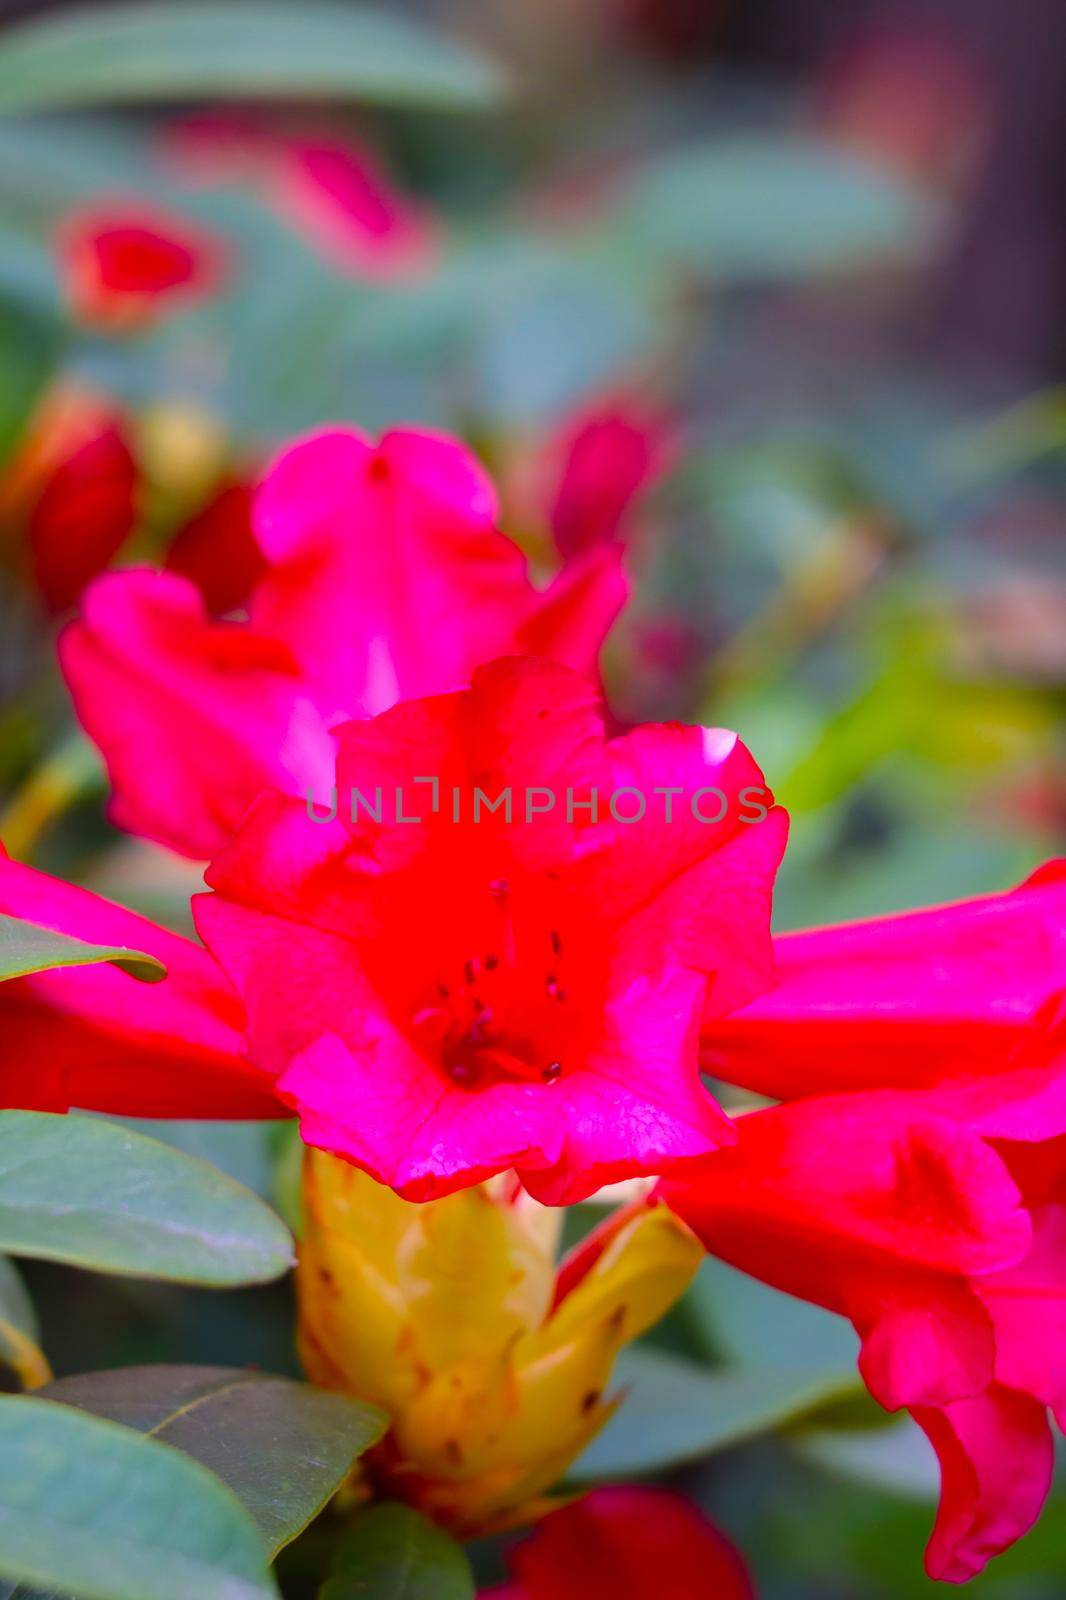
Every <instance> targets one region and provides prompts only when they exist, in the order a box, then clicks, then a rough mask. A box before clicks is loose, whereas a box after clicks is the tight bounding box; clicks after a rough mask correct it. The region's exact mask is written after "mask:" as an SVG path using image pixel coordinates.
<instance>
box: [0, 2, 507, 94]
mask: <svg viewBox="0 0 1066 1600" xmlns="http://www.w3.org/2000/svg"><path fill="white" fill-rule="evenodd" d="M501 94H502V80H501V77H500V74H499V72H498V71H497V69H496V68H495V67H494V66H492V65H491V64H490V63H489V62H488V61H486V60H485V59H484V58H483V57H481V56H479V55H476V54H474V53H473V52H472V51H470V50H467V49H465V48H462V47H460V46H459V45H456V44H454V43H452V42H450V41H448V40H445V39H442V38H440V37H438V36H436V35H435V34H433V33H431V32H430V31H429V30H428V29H426V28H424V27H422V26H420V25H419V24H417V23H416V22H414V21H413V20H412V19H411V18H410V17H407V16H404V15H402V14H398V13H397V12H395V11H391V10H387V9H385V7H384V6H382V7H374V6H364V5H340V4H330V3H328V0H300V4H299V5H293V4H291V3H289V0H230V3H228V4H227V3H226V0H219V3H217V4H216V3H212V0H190V3H188V4H177V3H172V4H159V5H150V4H138V5H113V6H93V7H92V8H91V9H90V10H86V11H83V12H77V11H75V12H65V13H63V14H61V15H55V16H48V17H44V18H41V19H39V20H34V21H29V22H25V23H23V24H21V26H17V27H12V28H8V29H6V30H5V32H4V37H3V41H2V42H0V111H23V110H34V111H37V110H48V109H52V108H55V107H61V106H88V105H104V104H116V103H119V102H128V101H145V100H193V99H195V100H211V99H215V98H216V97H217V98H220V99H225V100H236V99H250V98H260V97H263V96H268V97H271V96H284V97H285V98H286V99H296V98H307V99H316V100H317V99H321V98H323V97H325V96H336V97H338V98H341V99H346V100H359V101H363V102H374V103H379V104H385V105H416V106H432V107H437V108H439V109H441V110H462V109H477V108H480V107H484V106H489V105H492V104H494V103H495V102H496V101H497V100H498V99H499V98H500V96H501Z"/></svg>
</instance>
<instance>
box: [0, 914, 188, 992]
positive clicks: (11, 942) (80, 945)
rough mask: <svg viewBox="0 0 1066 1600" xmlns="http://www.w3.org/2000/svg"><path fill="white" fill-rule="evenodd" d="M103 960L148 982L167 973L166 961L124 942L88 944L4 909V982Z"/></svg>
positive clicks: (0, 921) (0, 920) (0, 968)
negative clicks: (30, 974) (126, 945)
mask: <svg viewBox="0 0 1066 1600" xmlns="http://www.w3.org/2000/svg"><path fill="white" fill-rule="evenodd" d="M101 961H111V962H113V963H114V965H115V966H116V967H121V968H122V970H123V971H124V972H128V973H129V974H130V975H131V977H134V978H141V979H143V980H144V981H145V982H148V983H158V981H159V979H160V978H165V977H166V975H167V969H166V967H164V965H163V963H162V962H161V961H157V960H156V958H155V956H148V955H145V954H144V953H143V951H140V950H128V949H126V947H125V946H124V945H99V944H86V943H85V942H84V940H82V939H71V938H68V937H67V935H66V934H65V933H53V932H52V931H51V929H50V928H39V927H38V926H37V925H36V923H33V922H22V921H21V920H20V919H19V918H18V917H9V916H6V915H4V914H3V913H0V982H2V981H3V979H5V978H22V977H25V975H26V974H27V973H29V972H48V971H50V970H51V969H52V968H53V967H87V966H93V965H96V964H97V963H99V962H101Z"/></svg>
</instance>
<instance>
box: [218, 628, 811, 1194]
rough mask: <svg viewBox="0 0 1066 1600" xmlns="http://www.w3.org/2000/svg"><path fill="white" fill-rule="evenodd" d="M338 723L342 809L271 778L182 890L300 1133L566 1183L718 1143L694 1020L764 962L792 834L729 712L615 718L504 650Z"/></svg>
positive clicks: (662, 1162)
mask: <svg viewBox="0 0 1066 1600" xmlns="http://www.w3.org/2000/svg"><path fill="white" fill-rule="evenodd" d="M337 744H338V758H337V791H338V795H339V796H341V797H343V799H342V801H341V802H340V803H339V804H338V805H337V806H336V807H335V809H334V815H333V818H332V820H324V819H322V820H319V821H316V820H314V818H313V817H312V816H311V815H310V814H309V811H308V808H307V807H306V806H305V805H304V804H303V803H302V802H300V801H298V800H295V799H290V798H287V797H285V796H283V795H281V794H277V793H273V794H269V795H264V796H262V797H261V799H260V800H259V801H258V802H257V804H256V806H255V807H254V808H253V810H252V812H251V813H250V815H249V817H248V818H247V820H246V821H245V823H244V824H243V825H242V826H241V828H240V829H239V830H238V832H237V834H236V835H235V837H234V838H233V840H232V841H231V843H230V844H229V845H228V846H227V847H226V849H225V850H223V851H222V852H221V854H220V855H219V856H218V857H217V858H216V859H215V861H214V862H213V863H212V865H211V867H210V869H209V872H208V882H209V884H211V886H212V887H213V888H214V890H215V893H214V894H213V895H211V896H202V897H198V899H197V900H196V901H195V902H194V905H195V909H196V917H197V925H198V927H199V929H200V932H201V935H202V937H203V938H204V940H205V941H206V943H207V944H208V946H209V947H210V948H211V950H212V951H213V952H214V954H215V955H216V956H217V957H218V959H219V960H220V961H221V962H222V964H223V966H224V967H225V968H226V969H227V971H228V972H229V973H230V975H231V977H232V979H233V981H234V983H235V984H236V986H237V988H238V989H239V991H240V992H241V994H242V996H243V998H244V1000H245V1002H246V1005H247V1008H248V1030H249V1039H250V1043H251V1050H252V1055H253V1058H254V1059H255V1060H256V1061H257V1063H258V1064H259V1065H260V1066H262V1067H263V1068H264V1069H265V1070H266V1071H268V1072H270V1073H271V1074H273V1075H274V1076H275V1077H276V1079H277V1090H278V1093H279V1094H280V1095H281V1097H282V1099H284V1100H286V1101H287V1102H288V1103H289V1104H291V1105H293V1106H295V1107H296V1108H297V1110H298V1111H299V1114H300V1118H301V1125H302V1130H303V1134H304V1138H305V1139H306V1140H307V1142H308V1143H310V1144H314V1145H319V1146H321V1147H323V1148H325V1149H329V1150H332V1151H335V1152H337V1153H338V1154H340V1155H343V1156H344V1157H346V1158H347V1159H348V1160H350V1161H353V1162H355V1163H356V1164H357V1165H359V1166H361V1167H363V1168H365V1170H366V1171H368V1172H370V1173H371V1174H373V1176H375V1177H376V1178H378V1179H379V1180H380V1181H381V1182H383V1183H386V1184H389V1185H390V1186H391V1187H393V1188H395V1189H396V1190H397V1192H399V1193H402V1194H403V1195H405V1196H407V1197H408V1198H412V1199H429V1198H431V1197H432V1196H434V1195H439V1194H444V1193H447V1192H448V1191H449V1190H452V1189H456V1188H460V1187H463V1186H465V1185H468V1184H472V1183H476V1182H478V1181H479V1180H481V1179H483V1178H487V1177H490V1176H491V1175H492V1174H494V1173H497V1172H501V1171H505V1170H507V1169H509V1168H512V1167H514V1168H517V1169H518V1170H519V1172H520V1174H521V1176H522V1179H523V1182H524V1183H525V1184H526V1186H527V1187H528V1188H529V1189H530V1190H531V1191H532V1192H533V1193H534V1194H535V1195H536V1196H537V1197H538V1198H540V1199H542V1200H546V1201H549V1202H552V1203H560V1204H561V1203H569V1202H571V1201H574V1200H578V1199H581V1198H583V1197H584V1196H586V1195H588V1194H590V1193H592V1191H593V1190H595V1189H596V1188H598V1187H599V1186H600V1185H602V1184H604V1183H608V1182H613V1181H615V1180H617V1179H620V1178H625V1177H633V1176H638V1175H645V1174H661V1173H666V1172H674V1171H677V1170H678V1169H680V1168H683V1167H685V1166H686V1165H687V1164H689V1163H691V1162H694V1161H700V1160H703V1159H705V1158H706V1157H707V1156H708V1155H709V1154H710V1153H711V1152H712V1151H714V1150H715V1149H716V1148H717V1147H718V1146H719V1145H721V1144H724V1143H728V1142H729V1141H730V1140H731V1139H732V1137H733V1133H732V1127H731V1124H730V1122H729V1121H728V1119H727V1118H726V1117H724V1116H723V1115H722V1113H721V1112H720V1111H719V1110H718V1109H717V1107H716V1105H715V1103H714V1101H713V1100H712V1099H711V1097H710V1095H709V1094H708V1093H707V1091H706V1090H705V1088H704V1087H703V1085H702V1083H701V1081H700V1078H699V1074H698V1070H697V1035H698V1029H699V1021H700V1017H701V1015H702V1014H703V1013H704V1012H705V1010H706V1009H707V1008H709V1009H711V1010H721V1011H726V1010H728V1009H730V1008H731V1007H733V1006H736V1005H739V1004H741V1003H743V1001H744V1000H745V999H746V998H749V997H750V996H751V995H752V994H754V993H756V992H757V991H758V990H759V988H760V987H762V986H764V985H765V984H766V983H767V982H768V981H769V977H770V971H769V967H768V964H767V963H768V957H769V948H770V943H769V932H768V924H769V911H770V896H771V889H772V883H773V877H774V873H775V870H776V867H777V863H778V860H779V858H780V854H781V851H782V849H783V846H784V836H785V819H784V814H783V813H782V812H780V811H779V810H777V809H776V808H775V809H768V804H758V805H757V806H756V809H755V810H754V811H749V810H747V809H746V808H747V807H748V805H749V804H753V803H754V802H753V799H752V797H754V796H762V797H764V799H765V801H766V802H767V803H768V802H769V795H768V793H767V791H766V790H765V788H764V787H763V784H762V776H761V774H760V772H759V770H758V768H757V767H756V766H755V764H754V762H753V761H752V759H751V757H750V755H749V754H748V752H747V751H746V750H745V749H744V747H743V746H742V745H741V744H740V743H739V741H738V740H737V738H736V736H735V735H734V734H728V733H724V732H722V731H721V730H708V729H700V728H685V727H681V726H679V725H671V726H665V727H644V728H639V729H637V730H635V731H634V732H633V733H631V734H629V735H627V736H625V737H623V738H619V739H614V740H607V739H605V737H604V733H603V725H602V720H601V718H600V715H599V710H598V705H597V701H596V695H595V691H594V690H593V689H592V688H591V686H590V685H589V684H588V683H587V682H586V681H585V680H583V679H581V678H579V677H578V676H577V675H576V674H574V673H571V672H569V671H568V670H567V669H566V668H563V667H559V666H555V665H553V664H551V663H548V662H544V661H534V660H521V659H509V660H504V661H500V662H495V663H493V664H492V665H491V666H489V667H485V668H481V669H479V671H478V672H476V673H475V674H474V679H473V684H472V687H471V688H470V689H469V690H465V691H461V692H458V693H455V694H451V695H441V696H436V697H433V698H430V699H427V700H421V701H407V702H404V703H403V704H402V705H399V706H397V707H395V708H394V709H393V710H391V711H389V712H386V713H384V714H383V715H381V716H379V717H376V718H374V719H372V720H370V721H368V722H363V723H355V722H353V723H348V724H346V725H345V726H344V727H342V728H340V729H339V730H338V733H337ZM710 795H713V796H715V797H716V798H714V799H708V798H707V797H708V796H710ZM638 812H640V816H639V817H638V815H637V813H638ZM594 813H595V814H594ZM745 824H747V825H745Z"/></svg>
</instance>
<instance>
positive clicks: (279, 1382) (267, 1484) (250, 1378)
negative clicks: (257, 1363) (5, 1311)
mask: <svg viewBox="0 0 1066 1600" xmlns="http://www.w3.org/2000/svg"><path fill="white" fill-rule="evenodd" d="M41 1395H42V1397H43V1398H46V1399H51V1400H60V1401H62V1402H63V1403H64V1405H70V1406H77V1407H78V1408H79V1409H80V1410H82V1411H91V1412H92V1413H93V1414H94V1415H96V1416H100V1417H110V1418H111V1420H112V1421H113V1422H121V1423H123V1424H125V1426H126V1427H128V1428H136V1429H137V1431H138V1432H139V1433H145V1434H149V1435H150V1436H151V1437H152V1438H155V1439H159V1440H161V1441H162V1442H163V1443H164V1444H170V1445H174V1446H175V1447H176V1448H177V1449H179V1450H183V1451H184V1452H185V1453H186V1455H190V1456H194V1457H195V1459H196V1460H197V1461H200V1462H202V1463H203V1465H204V1466H205V1467H210V1468H211V1470H212V1471H213V1472H215V1473H217V1475H218V1476H219V1477H220V1478H221V1479H222V1480H223V1482H224V1483H227V1484H229V1486H230V1488H231V1489H232V1490H233V1492H234V1494H236V1496H237V1498H238V1499H239V1500H240V1501H241V1502H242V1504H243V1505H244V1506H245V1508H246V1509H247V1511H248V1512H249V1514H250V1516H251V1517H252V1520H253V1521H254V1522H255V1524H256V1526H257V1527H258V1529H259V1531H260V1533H261V1534H262V1536H263V1541H264V1543H265V1545H266V1547H267V1549H268V1550H269V1551H270V1553H271V1555H274V1554H276V1553H277V1551H278V1550H280V1549H281V1548H282V1546H283V1545H286V1544H288V1543H289V1541H290V1540H291V1539H295V1537H296V1535H297V1534H298V1533H300V1532H302V1530H303V1529H304V1528H305V1527H306V1526H307V1524H308V1523H309V1522H310V1521H311V1519H312V1518H313V1517H315V1516H317V1514H318V1512H319V1511H321V1510H322V1508H323V1506H324V1505H325V1504H326V1502H327V1501H328V1500H329V1499H330V1497H331V1496H332V1495H333V1493H334V1491H335V1490H336V1489H338V1488H339V1487H340V1485H341V1483H342V1482H343V1481H344V1479H345V1477H346V1476H347V1474H348V1472H349V1471H350V1469H351V1467H352V1465H353V1463H354V1462H355V1461H356V1459H357V1458H358V1457H359V1456H360V1455H362V1453H363V1451H364V1450H366V1449H368V1448H369V1446H370V1445H372V1444H373V1443H374V1442H375V1441H376V1440H378V1439H380V1437H381V1435H382V1434H383V1433H384V1431H385V1429H386V1427H387V1426H388V1420H389V1419H388V1417H387V1415H386V1414H385V1412H384V1411H379V1410H378V1409H377V1407H376V1406H370V1405H365V1404H363V1403H362V1402H360V1401H356V1400H349V1399H348V1398H347V1397H346V1396H344V1395H339V1394H331V1393H329V1392H328V1391H327V1390H325V1389H316V1388H313V1387H312V1386H311V1384H309V1383H297V1382H296V1381H295V1380H293V1379H291V1378H276V1377H272V1376H270V1375H269V1374H265V1373H257V1372H246V1371H241V1370H239V1369H236V1368H232V1367H193V1366H146V1367H119V1368H116V1369H114V1370H112V1371H106V1372H86V1373H79V1374H78V1376H77V1377H73V1378H61V1379H60V1380H59V1381H58V1382H57V1383H52V1384H49V1385H48V1387H47V1389H43V1390H41Z"/></svg>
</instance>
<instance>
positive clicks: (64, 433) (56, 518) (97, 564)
mask: <svg viewBox="0 0 1066 1600" xmlns="http://www.w3.org/2000/svg"><path fill="white" fill-rule="evenodd" d="M139 489H140V475H139V472H138V469H137V464H136V462H135V460H134V457H133V450H132V445H131V438H130V422H129V418H128V417H127V416H126V414H125V413H124V412H123V411H122V410H121V408H120V407H119V406H118V405H116V404H115V403H114V402H113V401H112V400H111V399H110V398H109V397H107V396H106V395H101V394H97V393H96V392H94V391H93V390H90V389H85V388H83V387H81V386H80V385H74V384H61V385H58V386H57V387H56V388H55V389H53V390H52V391H51V392H50V393H49V394H48V395H46V397H45V399H44V401H43V402H42V404H41V405H40V407H39V408H38V411H37V413H36V414H35V416H34V417H33V418H32V419H31V421H30V424H29V427H28V428H27V430H26V432H25V434H24V436H23V439H22V441H21V443H20V445H19V447H18V449H17V451H16V453H15V455H14V457H13V459H12V460H10V461H9V462H8V463H7V465H6V467H5V470H4V474H3V479H2V482H0V518H2V520H3V522H4V524H5V525H8V524H10V525H11V526H12V527H13V528H14V529H16V530H17V534H18V537H19V538H23V539H24V540H25V545H26V550H27V555H28V560H29V568H30V576H31V578H32V580H33V583H34V586H35V588H36V589H37V592H38V594H39V595H40V596H41V598H42V599H43V600H44V602H45V604H46V605H47V606H48V608H49V610H51V611H64V610H66V608H67V607H68V606H70V605H72V604H73V603H74V601H75V600H77V598H78V596H79V595H80V593H81V591H82V590H83V589H84V587H85V585H86V584H87V583H88V582H89V581H90V580H91V579H92V578H95V577H96V576H97V574H98V573H100V572H102V571H103V570H104V568H105V567H107V566H108V565H109V563H110V562H111V561H112V560H113V559H114V557H115V556H116V555H117V554H118V552H119V551H120V550H121V548H122V546H123V545H124V544H125V542H126V540H127V539H128V537H129V535H130V534H131V533H132V531H133V527H134V523H135V521H136V515H137V500H138V494H139Z"/></svg>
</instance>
